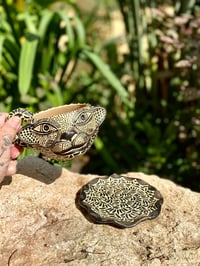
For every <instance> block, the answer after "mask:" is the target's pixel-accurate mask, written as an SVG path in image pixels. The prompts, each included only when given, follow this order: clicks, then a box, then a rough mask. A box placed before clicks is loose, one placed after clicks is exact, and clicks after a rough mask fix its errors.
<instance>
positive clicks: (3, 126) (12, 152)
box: [0, 113, 23, 183]
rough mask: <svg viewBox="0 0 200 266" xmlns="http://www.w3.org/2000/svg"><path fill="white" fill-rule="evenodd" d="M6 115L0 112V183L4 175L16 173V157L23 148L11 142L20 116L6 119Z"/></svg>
mask: <svg viewBox="0 0 200 266" xmlns="http://www.w3.org/2000/svg"><path fill="white" fill-rule="evenodd" d="M6 117H7V114H6V113H0V183H1V182H2V181H3V179H4V177H5V176H8V175H13V174H15V173H16V166H17V161H16V158H17V156H19V154H20V153H21V152H22V150H23V149H22V148H20V147H17V146H16V145H14V144H12V142H13V140H14V138H15V135H16V134H17V132H18V130H19V129H20V128H21V120H20V118H19V117H11V118H10V119H9V120H7V121H6Z"/></svg>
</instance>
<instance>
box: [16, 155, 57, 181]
mask: <svg viewBox="0 0 200 266" xmlns="http://www.w3.org/2000/svg"><path fill="white" fill-rule="evenodd" d="M61 173H62V167H60V166H54V165H51V164H50V163H48V162H46V161H44V160H43V159H40V158H37V157H34V156H27V157H25V158H23V159H22V160H20V161H18V164H17V174H21V175H26V176H29V177H31V178H34V179H36V180H39V181H41V182H43V183H45V184H51V183H53V182H54V181H55V180H56V179H57V178H58V177H60V175H61Z"/></svg>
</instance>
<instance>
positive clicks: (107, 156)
mask: <svg viewBox="0 0 200 266" xmlns="http://www.w3.org/2000/svg"><path fill="white" fill-rule="evenodd" d="M40 2H42V3H40ZM199 7H200V2H199V1H194V0H192V1H183V0H182V1H178V0H177V1H175V0H174V1H170V0H169V1H165V2H163V1H158V0H157V1H156V0H154V1H147V0H146V1H145V0H124V1H120V0H118V1H114V0H104V1H94V0H84V1H78V0H77V1H72V0H71V1H69V0H68V1H67V0H66V1H53V0H52V1H48V0H46V1H32V0H29V1H22V0H18V1H15V2H13V1H12V0H10V1H8V0H7V1H6V0H0V99H1V102H0V110H1V111H7V112H9V111H10V110H12V109H14V108H16V107H19V106H20V107H25V108H28V109H29V110H31V111H33V112H36V111H40V110H44V109H46V108H48V107H51V106H58V105H62V104H68V103H71V102H89V103H91V104H94V105H102V106H104V107H105V108H106V109H107V113H108V114H107V119H106V121H105V122H104V124H103V126H102V128H101V130H100V133H99V137H98V138H97V139H96V141H95V145H94V146H93V147H92V149H90V151H89V152H88V153H87V156H86V157H87V160H86V163H85V162H84V163H83V165H84V167H83V169H82V172H91V173H98V174H103V175H105V174H111V173H113V172H118V173H121V172H126V171H143V172H145V173H148V174H157V175H159V176H161V177H165V178H169V179H171V180H174V181H175V182H177V183H179V184H182V185H184V186H187V187H190V188H192V189H193V190H196V191H200V179H199V170H200V159H199V158H200V154H199V153H200V149H199V146H200V141H199V139H200V138H199V135H200V104H199V97H200V90H199V85H200V78H199V70H200V54H199V52H200V49H199V48H200V30H199V29H200V9H199ZM28 153H29V152H28ZM25 155H27V151H26V153H25V154H24V155H23V156H25Z"/></svg>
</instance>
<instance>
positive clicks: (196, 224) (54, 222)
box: [0, 157, 200, 266]
mask: <svg viewBox="0 0 200 266" xmlns="http://www.w3.org/2000/svg"><path fill="white" fill-rule="evenodd" d="M18 168H19V169H18V174H16V175H14V176H13V177H11V178H8V177H7V178H6V179H5V181H4V182H3V184H2V186H1V190H0V204H1V205H0V217H1V219H0V230H1V233H0V266H4V265H34V266H35V265H36V266H37V265H43V266H45V265H48V266H49V265H50V266H51V265H66V264H67V265H69V266H76V265H83V266H84V265H95V266H98V265H101V266H107V265H109V266H112V265H114V266H115V265H123V266H125V265H134V266H137V265H153V266H155V265H161V264H162V265H198V266H199V265H200V194H199V193H195V192H192V191H191V190H189V189H185V188H182V187H179V186H177V185H176V184H174V183H173V182H171V181H168V180H165V179H160V178H158V177H156V176H148V175H144V174H142V173H128V174H127V175H128V176H131V177H136V178H140V179H143V180H145V181H146V182H148V183H149V184H151V185H153V186H154V187H156V188H157V189H158V190H159V191H160V192H161V194H162V195H163V197H164V203H163V206H162V210H161V213H160V215H159V216H158V217H157V218H156V219H155V220H149V221H144V222H142V223H140V224H138V225H136V226H135V227H133V228H127V229H118V228H115V227H112V226H109V225H101V224H94V223H92V222H90V221H88V220H87V219H86V217H85V216H84V215H83V214H82V212H80V210H79V209H78V208H77V206H76V204H75V198H76V193H77V192H78V190H79V189H80V188H81V187H82V186H83V185H84V184H86V183H87V182H88V181H90V180H91V179H93V178H95V177H96V176H94V175H80V174H76V173H72V172H70V171H68V170H66V169H63V168H61V167H58V166H52V165H50V164H49V163H47V162H44V161H43V160H41V159H38V158H34V157H26V158H24V159H23V160H21V161H20V162H19V167H18Z"/></svg>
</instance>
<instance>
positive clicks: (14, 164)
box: [6, 160, 17, 176]
mask: <svg viewBox="0 0 200 266" xmlns="http://www.w3.org/2000/svg"><path fill="white" fill-rule="evenodd" d="M16 171H17V161H16V160H13V161H10V162H9V165H8V168H7V172H6V176H9V175H14V174H16Z"/></svg>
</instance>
